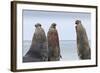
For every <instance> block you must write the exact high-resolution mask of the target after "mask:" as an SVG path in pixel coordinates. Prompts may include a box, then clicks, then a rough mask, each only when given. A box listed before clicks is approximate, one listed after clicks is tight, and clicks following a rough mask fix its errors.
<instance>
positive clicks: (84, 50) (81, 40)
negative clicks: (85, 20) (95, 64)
mask: <svg viewBox="0 0 100 73" xmlns="http://www.w3.org/2000/svg"><path fill="white" fill-rule="evenodd" d="M75 24H76V27H75V28H76V36H77V51H78V56H79V58H80V59H82V60H84V59H91V50H90V46H89V41H88V36H87V33H86V30H85V28H84V27H83V25H82V23H81V21H80V20H76V21H75Z"/></svg>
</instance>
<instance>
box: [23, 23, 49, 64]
mask: <svg viewBox="0 0 100 73" xmlns="http://www.w3.org/2000/svg"><path fill="white" fill-rule="evenodd" d="M35 27H36V29H35V32H34V35H33V38H32V43H31V46H30V49H29V51H28V52H27V53H26V55H25V56H24V57H23V62H39V61H48V49H47V39H46V35H45V32H44V30H43V28H42V27H41V24H40V23H37V24H36V25H35Z"/></svg>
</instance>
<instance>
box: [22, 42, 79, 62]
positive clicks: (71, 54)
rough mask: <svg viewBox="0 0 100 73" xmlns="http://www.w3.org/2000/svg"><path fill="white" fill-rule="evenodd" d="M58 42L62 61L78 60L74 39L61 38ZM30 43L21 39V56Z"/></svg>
mask: <svg viewBox="0 0 100 73" xmlns="http://www.w3.org/2000/svg"><path fill="white" fill-rule="evenodd" d="M59 42H60V51H61V56H62V59H61V60H63V61H66V60H79V58H78V54H77V46H76V41H75V40H61V41H59ZM30 45H31V41H23V49H22V54H23V56H24V55H25V54H26V53H27V51H28V50H29V48H30Z"/></svg>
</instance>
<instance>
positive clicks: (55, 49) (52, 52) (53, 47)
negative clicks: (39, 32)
mask: <svg viewBox="0 0 100 73" xmlns="http://www.w3.org/2000/svg"><path fill="white" fill-rule="evenodd" d="M47 37H48V52H49V53H48V56H49V57H48V60H49V61H59V60H60V57H61V55H60V46H59V37H58V32H57V30H56V24H55V23H53V24H52V25H51V27H50V28H49V31H48V34H47Z"/></svg>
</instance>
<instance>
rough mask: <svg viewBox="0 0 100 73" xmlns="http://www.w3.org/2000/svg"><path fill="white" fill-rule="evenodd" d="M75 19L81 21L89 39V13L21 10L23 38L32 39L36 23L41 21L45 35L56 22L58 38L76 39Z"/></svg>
mask: <svg viewBox="0 0 100 73" xmlns="http://www.w3.org/2000/svg"><path fill="white" fill-rule="evenodd" d="M77 19H79V20H81V21H82V24H83V26H84V27H85V28H86V31H87V35H88V38H89V40H90V39H91V38H90V37H91V27H90V26H91V14H90V13H82V12H81V13H74V12H73V13H72V12H51V11H33V10H23V40H32V37H33V34H34V30H35V27H34V25H35V24H36V23H41V25H42V27H43V28H44V31H45V33H46V35H47V32H48V29H49V27H50V26H51V24H52V23H56V24H57V26H56V28H57V30H58V34H59V40H76V32H75V21H76V20H77Z"/></svg>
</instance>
